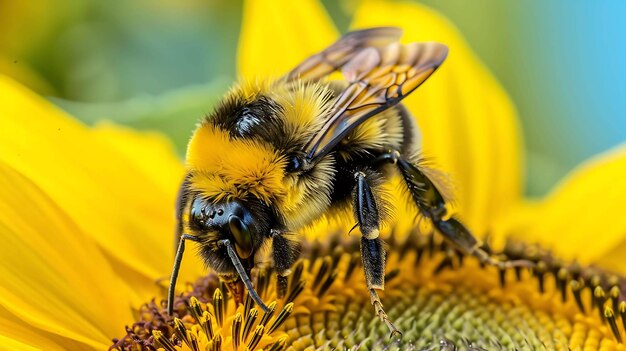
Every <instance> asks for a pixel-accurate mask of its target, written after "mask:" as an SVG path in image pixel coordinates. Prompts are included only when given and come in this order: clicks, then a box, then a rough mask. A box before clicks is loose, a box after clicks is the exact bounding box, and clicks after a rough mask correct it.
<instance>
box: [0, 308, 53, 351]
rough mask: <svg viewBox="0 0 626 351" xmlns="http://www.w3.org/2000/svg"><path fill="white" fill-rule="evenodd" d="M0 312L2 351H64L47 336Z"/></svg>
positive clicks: (0, 342) (0, 343)
mask: <svg viewBox="0 0 626 351" xmlns="http://www.w3.org/2000/svg"><path fill="white" fill-rule="evenodd" d="M3 312H6V310H4V311H1V312H0V345H2V349H3V350H51V351H56V350H59V351H60V350H64V348H62V347H61V346H59V345H58V344H57V343H55V342H54V341H53V340H52V338H50V337H48V335H46V336H44V335H41V334H42V331H41V330H38V329H34V328H32V327H31V326H29V325H27V324H25V323H24V322H22V321H20V320H18V319H17V318H15V317H13V318H11V317H8V316H5V313H3Z"/></svg>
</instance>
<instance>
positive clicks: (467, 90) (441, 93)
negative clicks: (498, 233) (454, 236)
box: [352, 1, 522, 235]
mask: <svg viewBox="0 0 626 351" xmlns="http://www.w3.org/2000/svg"><path fill="white" fill-rule="evenodd" d="M389 25H391V26H398V27H401V28H402V29H403V30H404V36H403V41H406V42H412V41H418V42H421V41H437V42H441V43H444V44H446V45H448V46H449V47H450V54H449V56H448V58H447V60H446V62H444V64H443V65H442V66H441V68H440V69H439V70H438V71H437V72H436V73H435V74H434V75H433V76H432V77H431V78H430V79H429V80H428V82H426V83H425V84H424V86H423V87H421V88H420V89H419V90H418V91H416V92H415V93H413V94H412V95H411V96H409V97H408V98H407V99H406V100H405V101H406V105H407V106H408V108H409V110H410V111H411V112H412V113H413V114H414V115H415V116H416V118H417V119H418V124H419V126H420V129H421V131H422V135H423V142H424V145H423V153H424V156H425V157H427V158H432V159H433V163H434V164H435V165H437V167H438V168H439V167H440V168H441V169H442V170H444V171H445V172H447V173H449V174H450V175H451V177H452V183H453V184H454V186H455V188H456V189H455V192H456V193H457V196H456V198H457V199H456V200H457V201H456V204H457V205H458V206H459V213H460V216H461V217H462V218H463V220H464V221H466V222H467V224H468V225H469V227H470V228H472V229H473V231H474V232H475V233H477V234H479V235H480V234H484V233H485V232H486V231H487V230H489V229H490V228H489V227H488V223H490V222H493V218H492V217H497V216H499V215H500V214H501V213H505V211H506V210H507V209H508V208H509V207H510V206H511V205H512V204H513V203H515V202H516V201H518V200H519V197H520V194H521V159H522V155H521V141H520V134H519V133H520V132H519V126H518V121H517V119H516V114H515V110H514V108H513V105H512V104H511V101H510V100H509V98H508V97H507V95H506V93H505V92H504V91H503V90H502V88H501V87H500V86H499V85H498V83H497V82H496V80H495V79H494V78H493V77H492V76H491V75H490V74H489V72H488V71H487V70H486V69H485V67H484V66H483V65H482V64H481V62H480V61H479V60H478V58H477V57H476V56H475V55H474V54H473V53H472V51H471V50H470V49H469V47H468V46H467V45H466V44H465V42H464V40H463V38H462V37H461V35H460V34H459V33H458V32H457V31H456V30H455V29H454V27H453V26H452V25H451V24H450V23H449V22H448V21H447V20H445V19H444V18H442V17H441V16H440V15H439V14H437V13H435V12H434V11H432V10H429V9H427V8H425V7H423V6H420V5H418V4H415V3H408V2H390V1H363V2H362V3H361V5H360V6H359V7H358V8H357V11H356V14H355V16H354V19H353V23H352V27H353V28H365V27H372V26H389Z"/></svg>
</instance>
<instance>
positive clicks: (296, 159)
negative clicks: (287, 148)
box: [287, 155, 302, 172]
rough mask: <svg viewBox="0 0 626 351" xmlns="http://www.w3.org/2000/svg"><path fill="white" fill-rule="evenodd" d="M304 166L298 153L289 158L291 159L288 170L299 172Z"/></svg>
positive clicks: (288, 162)
mask: <svg viewBox="0 0 626 351" xmlns="http://www.w3.org/2000/svg"><path fill="white" fill-rule="evenodd" d="M301 167H302V160H301V159H300V156H298V155H293V156H291V157H290V158H289V161H287V172H297V171H299V170H300V168H301Z"/></svg>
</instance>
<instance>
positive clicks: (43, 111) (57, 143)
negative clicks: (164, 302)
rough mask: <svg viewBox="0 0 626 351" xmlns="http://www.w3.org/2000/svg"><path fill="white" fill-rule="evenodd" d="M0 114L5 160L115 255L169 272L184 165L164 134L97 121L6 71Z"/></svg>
mask: <svg viewBox="0 0 626 351" xmlns="http://www.w3.org/2000/svg"><path fill="white" fill-rule="evenodd" d="M0 116H1V118H2V130H0V150H3V151H2V152H1V153H0V161H2V162H4V163H6V164H7V165H10V166H11V167H12V168H14V169H15V170H16V171H17V172H19V173H20V174H22V175H23V176H24V177H25V178H27V179H30V180H32V181H33V182H34V183H35V184H36V185H37V186H38V187H39V188H41V189H42V191H43V192H45V193H46V194H47V195H48V196H49V197H50V198H51V199H52V201H53V202H54V203H55V204H58V206H59V207H60V208H62V209H63V211H64V212H65V213H67V215H68V216H69V217H70V218H71V219H72V220H73V221H74V222H75V223H76V225H77V226H78V227H79V230H80V232H81V233H85V234H86V235H89V236H91V237H93V238H94V239H95V240H96V241H97V243H98V244H99V245H101V246H102V247H103V248H104V249H105V251H106V252H107V255H108V257H111V258H114V259H116V260H119V262H120V263H121V264H122V265H123V266H125V267H132V269H133V270H135V271H136V272H138V273H139V274H140V275H142V276H144V277H146V279H147V280H148V281H149V280H152V281H154V280H156V279H157V278H164V277H166V276H167V275H168V274H169V272H170V270H171V264H172V261H173V250H174V249H173V247H174V244H173V239H174V238H173V236H174V234H173V233H174V203H175V198H176V191H177V188H178V185H179V181H178V180H177V179H182V176H183V168H182V164H180V163H178V162H176V159H175V157H174V156H173V152H172V151H171V147H170V145H169V144H168V143H167V142H166V140H165V139H164V138H157V137H154V136H152V137H140V136H136V135H133V134H132V133H130V132H125V131H114V129H113V128H112V127H107V128H96V129H89V128H87V127H85V126H84V125H82V124H80V123H78V122H77V121H75V120H73V119H71V118H70V117H69V116H67V114H65V113H64V112H63V111H60V110H59V109H57V108H56V107H54V106H52V105H51V104H50V103H48V102H46V101H44V100H43V99H41V98H39V97H38V96H36V95H34V94H33V93H32V92H30V91H28V90H27V89H26V88H24V87H23V86H20V85H19V84H17V83H16V82H14V81H12V80H11V79H9V78H6V77H0ZM118 143H119V144H118Z"/></svg>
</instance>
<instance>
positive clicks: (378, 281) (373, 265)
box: [352, 171, 402, 337]
mask: <svg viewBox="0 0 626 351" xmlns="http://www.w3.org/2000/svg"><path fill="white" fill-rule="evenodd" d="M354 178H355V182H356V184H355V186H354V190H353V194H352V198H353V208H354V215H355V217H356V220H357V222H358V225H359V229H360V230H361V234H362V236H361V258H362V259H363V270H364V272H365V281H366V283H367V288H368V290H369V292H370V297H371V301H372V305H373V306H374V310H375V311H376V315H378V317H379V318H380V319H381V320H382V321H383V322H384V323H385V324H386V325H387V327H388V328H389V330H390V331H391V337H399V336H401V335H402V333H401V332H400V331H399V330H398V328H396V326H395V325H393V323H392V322H391V320H390V318H389V316H388V315H387V313H386V312H385V310H384V308H383V304H382V303H381V302H380V298H379V297H378V293H377V292H376V289H380V290H383V289H384V288H385V249H384V247H383V241H382V239H381V238H380V237H379V228H380V219H379V217H380V215H379V212H378V208H377V206H376V200H375V197H374V193H373V192H372V188H371V187H370V185H369V184H368V182H367V179H366V176H365V173H363V172H360V171H359V172H356V173H355V174H354Z"/></svg>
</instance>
